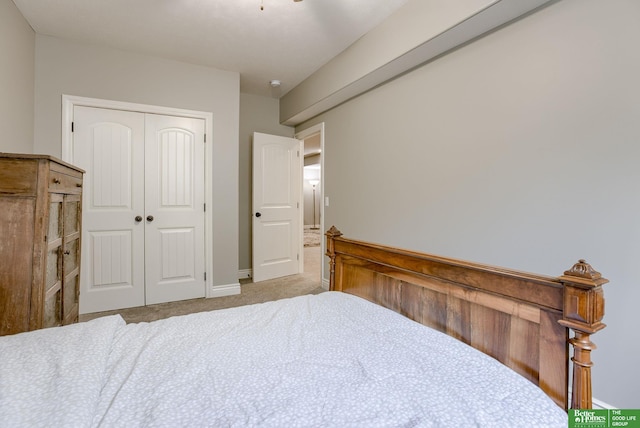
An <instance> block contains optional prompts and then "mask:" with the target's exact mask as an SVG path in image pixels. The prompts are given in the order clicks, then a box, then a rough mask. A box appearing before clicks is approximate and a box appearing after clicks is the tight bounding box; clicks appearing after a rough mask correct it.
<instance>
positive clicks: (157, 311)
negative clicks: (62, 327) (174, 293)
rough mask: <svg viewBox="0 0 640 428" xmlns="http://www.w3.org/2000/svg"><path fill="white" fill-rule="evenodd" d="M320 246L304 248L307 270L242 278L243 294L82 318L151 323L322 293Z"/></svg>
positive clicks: (100, 313)
mask: <svg viewBox="0 0 640 428" xmlns="http://www.w3.org/2000/svg"><path fill="white" fill-rule="evenodd" d="M321 261H322V257H321V254H320V247H305V248H304V273H301V274H298V275H291V276H286V277H284V278H278V279H273V280H269V281H262V282H256V283H254V282H252V281H251V279H250V278H249V279H243V280H240V288H241V294H238V295H235V296H226V297H216V298H211V299H193V300H183V301H179V302H169V303H160V304H157V305H150V306H143V307H137V308H127V309H120V310H115V311H107V312H97V313H92V314H83V315H80V321H81V322H82V321H89V320H91V319H94V318H98V317H101V316H106V315H114V314H120V315H121V316H122V318H124V320H125V321H126V322H129V323H130V322H149V321H154V320H157V319H162V318H169V317H172V316H175V315H184V314H189V313H193V312H204V311H212V310H215V309H224V308H232V307H235V306H242V305H250V304H253V303H263V302H268V301H270V300H277V299H284V298H288V297H295V296H300V295H303V294H318V293H322V292H323V291H325V290H324V289H323V288H322V286H321V284H322V281H321V279H320V263H321Z"/></svg>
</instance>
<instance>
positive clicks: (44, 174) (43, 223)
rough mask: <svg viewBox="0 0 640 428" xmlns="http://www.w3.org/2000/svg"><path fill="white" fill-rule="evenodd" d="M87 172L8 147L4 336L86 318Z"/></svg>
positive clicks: (0, 191) (2, 251) (1, 261)
mask: <svg viewBox="0 0 640 428" xmlns="http://www.w3.org/2000/svg"><path fill="white" fill-rule="evenodd" d="M83 172H84V171H82V170H81V169H79V168H76V167H74V166H72V165H69V164H67V163H65V162H62V161H60V160H58V159H56V158H54V157H51V156H43V155H28V154H12V153H0V336H2V335H7V334H14V333H20V332H23V331H29V330H36V329H39V328H45V327H54V326H59V325H65V324H71V323H74V322H77V321H78V299H79V292H80V231H81V220H82V217H81V213H82V174H83Z"/></svg>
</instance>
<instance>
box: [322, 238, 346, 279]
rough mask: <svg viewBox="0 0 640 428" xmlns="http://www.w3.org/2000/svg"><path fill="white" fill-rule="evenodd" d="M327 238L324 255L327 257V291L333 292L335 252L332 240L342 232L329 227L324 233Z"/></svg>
mask: <svg viewBox="0 0 640 428" xmlns="http://www.w3.org/2000/svg"><path fill="white" fill-rule="evenodd" d="M325 236H326V237H327V252H326V255H327V256H328V257H329V290H331V291H333V290H335V285H336V281H335V274H336V252H335V241H334V239H336V238H339V237H341V236H342V232H340V231H339V230H338V228H337V227H335V226H331V228H330V229H329V230H327V232H326V233H325Z"/></svg>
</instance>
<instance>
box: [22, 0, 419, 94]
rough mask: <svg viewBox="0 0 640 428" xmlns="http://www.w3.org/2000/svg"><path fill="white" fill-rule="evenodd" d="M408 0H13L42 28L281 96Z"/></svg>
mask: <svg viewBox="0 0 640 428" xmlns="http://www.w3.org/2000/svg"><path fill="white" fill-rule="evenodd" d="M407 1H408V0H304V1H301V2H294V1H292V0H14V3H15V4H16V6H17V7H18V9H20V11H21V12H22V14H23V15H24V17H25V18H26V20H27V21H28V22H29V24H30V25H31V26H32V27H33V29H34V30H35V31H36V33H38V34H44V35H50V36H55V37H60V38H65V39H71V40H77V41H82V42H88V43H92V44H99V45H104V46H109V47H113V48H118V49H124V50H128V51H133V52H138V53H144V54H149V55H155V56H160V57H164V58H169V59H175V60H178V61H184V62H188V63H192V64H200V65H205V66H210V67H214V68H218V69H222V70H229V71H238V72H239V73H240V89H241V91H242V92H246V93H252V94H258V95H264V96H275V97H280V96H282V95H284V94H285V93H287V92H288V91H289V90H291V89H292V88H294V87H295V86H296V85H297V84H298V83H300V82H301V81H303V80H304V79H305V78H306V77H308V76H309V75H310V74H312V73H313V72H314V71H316V70H317V69H318V68H320V67H321V66H322V65H323V64H325V63H326V62H327V61H329V60H330V59H331V58H333V57H334V56H336V55H337V54H339V53H340V52H342V51H343V50H344V49H345V48H347V47H348V46H349V45H351V44H352V43H353V42H355V41H356V40H357V39H358V38H360V37H361V36H363V35H364V34H366V33H367V32H368V31H369V30H371V29H372V28H374V27H375V26H376V25H378V24H379V23H380V22H382V21H383V20H384V19H385V18H386V17H388V16H389V15H391V14H392V13H393V12H394V11H395V10H396V9H398V8H399V7H400V6H402V5H403V4H404V3H406V2H407ZM261 5H263V6H264V10H260V7H261ZM272 79H278V80H280V81H281V82H282V85H281V87H280V88H279V89H277V90H274V89H272V88H271V87H270V86H269V81H270V80H272Z"/></svg>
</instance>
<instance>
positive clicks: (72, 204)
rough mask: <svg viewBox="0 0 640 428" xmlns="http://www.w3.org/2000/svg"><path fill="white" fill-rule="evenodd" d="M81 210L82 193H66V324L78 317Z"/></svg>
mask: <svg viewBox="0 0 640 428" xmlns="http://www.w3.org/2000/svg"><path fill="white" fill-rule="evenodd" d="M81 210H82V202H81V197H80V195H64V207H63V225H64V237H63V243H64V244H63V246H64V251H63V258H62V266H63V268H62V271H63V277H62V323H63V324H65V325H66V324H71V323H74V322H76V321H77V318H78V302H79V295H80V288H79V285H80V280H79V278H80V230H81V225H80V219H81V217H82V216H81V212H82V211H81Z"/></svg>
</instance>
